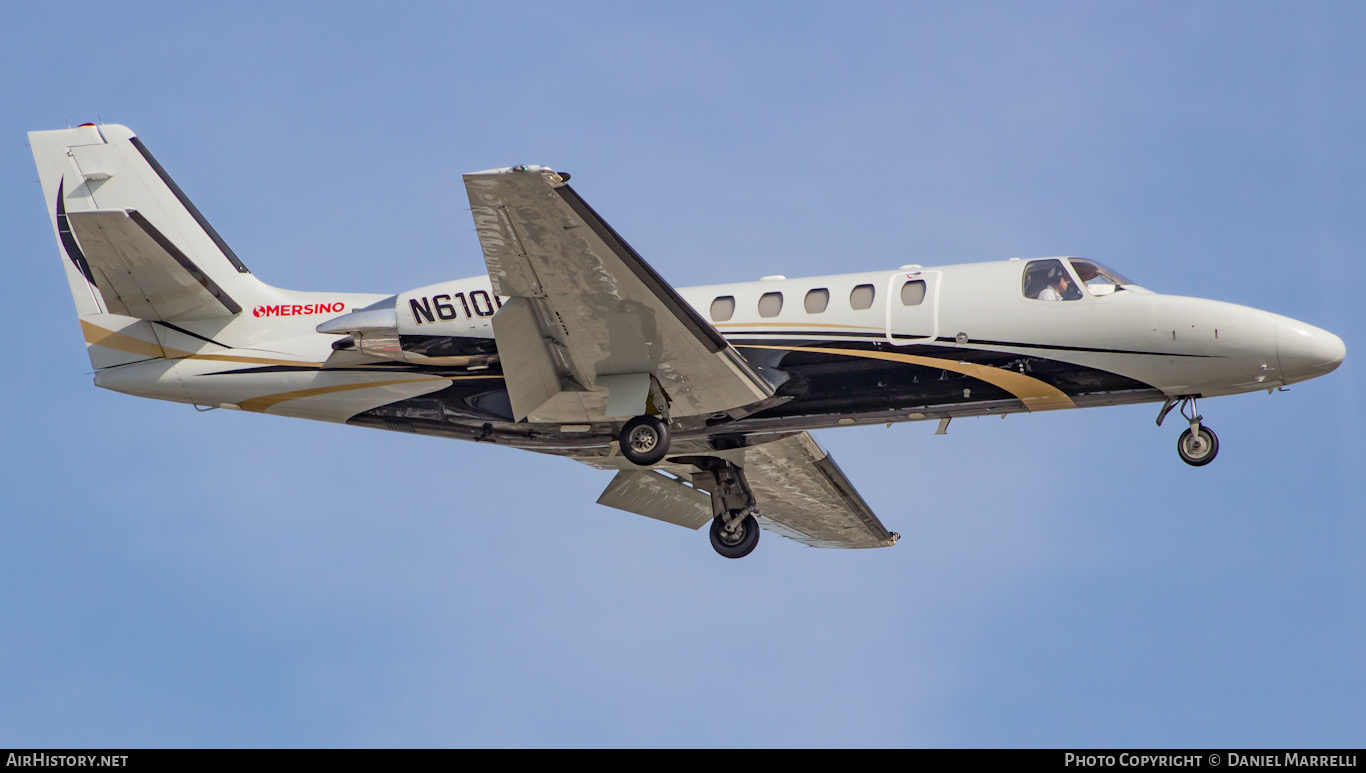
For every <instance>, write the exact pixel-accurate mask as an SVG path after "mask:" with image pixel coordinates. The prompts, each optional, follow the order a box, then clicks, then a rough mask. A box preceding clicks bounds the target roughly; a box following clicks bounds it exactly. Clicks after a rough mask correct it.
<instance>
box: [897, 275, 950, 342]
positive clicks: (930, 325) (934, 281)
mask: <svg viewBox="0 0 1366 773" xmlns="http://www.w3.org/2000/svg"><path fill="white" fill-rule="evenodd" d="M942 278H943V274H942V273H941V272H939V271H922V270H920V269H911V270H903V271H899V272H897V273H895V274H892V275H891V277H889V278H888V280H887V330H886V333H887V340H888V341H889V342H891V343H892V344H895V345H896V346H906V345H908V344H921V343H929V342H931V341H934V340H935V339H936V338H938V337H939V288H940V286H941V284H942V282H941V279H942Z"/></svg>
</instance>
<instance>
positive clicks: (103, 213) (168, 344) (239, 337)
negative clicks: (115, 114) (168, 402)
mask: <svg viewBox="0 0 1366 773" xmlns="http://www.w3.org/2000/svg"><path fill="white" fill-rule="evenodd" d="M28 137H29V145H30V147H31V148H32V149H33V158H34V161H35V162H36V163H37V166H38V175H39V179H40V180H41V182H42V186H43V197H44V200H45V201H46V202H47V207H48V214H49V215H50V217H51V219H52V227H53V229H54V231H55V232H56V236H57V244H58V250H59V252H60V255H61V258H62V264H63V268H64V269H65V271H66V277H67V282H68V283H69V285H70V287H71V295H72V298H73V299H74V300H75V302H76V313H77V314H78V315H79V316H80V320H81V332H82V334H83V335H84V337H85V341H86V347H87V350H88V353H89V355H90V362H91V364H92V365H94V367H95V368H96V369H104V368H110V367H114V366H118V365H124V364H128V363H132V362H137V361H140V360H147V359H158V358H169V359H174V358H177V357H182V356H187V355H190V354H194V353H197V352H202V351H205V350H209V349H216V348H217V349H221V348H224V347H230V348H231V347H242V346H253V345H255V344H259V343H260V342H262V341H264V340H267V339H269V338H278V337H280V336H281V335H285V336H288V335H291V334H292V333H293V331H292V330H288V329H281V326H280V325H278V324H276V325H274V329H270V328H271V326H270V325H267V324H261V323H267V322H276V323H278V322H279V320H278V318H277V319H268V320H260V319H256V318H259V317H262V316H263V315H264V314H265V312H262V310H263V309H265V310H270V309H277V310H278V309H280V308H285V309H294V308H299V309H304V308H308V309H312V310H316V309H320V308H322V307H323V305H324V304H326V305H327V306H328V309H327V311H329V312H330V311H332V309H331V306H332V305H337V306H341V307H342V308H337V309H336V311H338V312H341V311H344V310H349V309H346V308H345V307H346V306H348V305H351V304H346V303H344V302H338V301H337V300H336V299H335V296H327V295H324V294H322V293H300V292H290V291H286V290H280V289H278V288H274V287H271V286H269V285H266V284H265V283H263V282H261V281H260V280H258V279H257V278H256V277H254V276H252V274H251V272H250V271H248V270H247V267H246V265H244V264H243V262H242V261H241V260H240V259H239V258H238V257H237V255H236V254H234V253H233V251H232V249H231V248H230V247H228V245H227V243H226V242H224V241H223V238H222V237H221V236H219V235H218V232H217V231H215V230H214V229H213V226H211V225H209V223H208V221H207V220H205V219H204V216H203V215H202V214H200V212H199V210H198V209H197V208H196V207H195V205H194V204H192V203H191V202H190V200H189V198H187V197H186V196H185V193H184V192H183V191H182V190H181V189H180V187H179V186H178V185H176V184H175V181H173V180H172V179H171V177H170V175H168V174H167V173H166V170H165V169H163V168H162V166H161V164H159V163H157V160H156V159H155V158H154V157H153V156H152V154H151V153H150V152H148V150H147V148H146V147H145V146H144V145H143V144H142V142H141V141H140V140H139V139H138V138H137V137H136V136H134V134H133V132H132V131H130V130H129V129H128V128H127V127H124V126H117V125H104V126H96V125H94V124H84V125H81V126H78V127H76V128H74V129H59V130H55V131H38V132H30V133H29V135H28ZM269 316H270V317H278V315H273V314H272V315H269ZM300 322H304V320H300ZM317 322H318V319H316V318H314V319H312V320H311V325H316V324H317ZM311 325H309V327H308V330H309V332H311ZM229 328H231V330H230V331H229V330H228V329H229ZM225 333H230V335H221V334H225ZM225 338H230V339H231V340H232V343H227V344H225V343H223V340H224V339H225Z"/></svg>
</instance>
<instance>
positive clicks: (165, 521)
mask: <svg viewBox="0 0 1366 773" xmlns="http://www.w3.org/2000/svg"><path fill="white" fill-rule="evenodd" d="M1363 29H1366V9H1363V7H1362V6H1361V5H1360V4H1354V3H1346V2H1342V3H1307V2H1306V3H1294V4H1291V3H1077V4H1073V3H997V2H992V3H954V4H944V3H927V4H914V3H888V4H875V3H849V4H842V6H841V7H838V8H836V7H835V6H833V5H831V4H814V3H811V4H798V3H741V4H712V3H691V4H686V5H682V6H668V7H666V6H664V5H662V4H629V3H628V4H611V3H576V4H573V5H572V6H571V5H567V4H562V3H499V4H481V5H478V6H476V5H474V4H469V5H462V4H454V3H437V4H422V3H404V4H358V3H286V4H252V3H235V4H230V5H226V4H218V5H217V6H215V7H213V8H208V7H200V4H189V5H185V4H174V5H158V4H148V3H124V4H118V5H109V4H107V3H80V2H76V3H64V4H62V5H61V7H60V8H58V7H56V6H52V7H48V6H46V5H41V4H24V5H16V6H14V7H12V8H9V9H7V11H6V18H5V23H4V26H3V28H0V65H3V73H4V75H3V80H0V104H3V105H4V109H3V110H0V128H2V129H3V131H0V137H8V138H9V144H8V145H7V146H5V147H7V150H6V151H5V152H3V153H0V179H3V180H4V184H3V185H0V202H3V204H4V206H3V208H2V209H0V222H3V233H4V234H5V236H6V240H5V247H4V252H5V255H6V257H7V260H8V265H9V266H10V267H12V268H13V269H14V271H13V272H12V273H11V275H10V278H9V281H8V282H7V286H8V289H9V292H8V293H7V297H8V299H9V300H8V311H7V313H6V314H5V321H6V325H7V327H8V329H9V330H10V331H11V336H12V339H11V340H13V341H15V342H17V344H18V348H17V349H16V350H11V354H12V355H13V356H12V358H11V363H12V364H11V367H10V369H9V376H8V378H6V379H4V380H3V381H0V398H3V400H4V403H5V404H7V405H9V406H10V410H9V411H6V412H5V414H4V418H3V427H4V430H3V438H4V441H3V443H4V446H3V447H4V455H5V464H4V465H3V466H0V484H3V489H4V491H5V492H6V495H5V497H4V502H5V503H6V504H5V507H4V516H3V518H2V519H0V525H2V526H3V536H2V537H0V685H3V690H0V746H33V747H69V746H76V747H81V746H107V747H128V746H133V747H136V746H517V747H537V746H687V747H692V746H779V747H781V746H894V747H905V746H1007V747H1012V746H1066V747H1071V746H1233V747H1241V746H1289V747H1301V746H1303V747H1314V746H1361V745H1362V743H1363V741H1364V740H1366V733H1364V732H1363V730H1362V728H1363V726H1364V725H1363V717H1366V661H1363V659H1362V657H1361V653H1362V652H1363V651H1366V612H1364V611H1363V610H1364V609H1366V604H1363V591H1364V590H1366V567H1363V564H1362V561H1361V556H1362V555H1363V554H1366V520H1364V519H1363V509H1364V508H1363V507H1362V504H1361V503H1362V502H1363V501H1366V486H1363V484H1362V482H1361V480H1360V475H1361V472H1362V470H1363V466H1364V465H1363V462H1364V461H1366V458H1364V455H1363V449H1362V431H1363V426H1362V418H1363V417H1362V414H1363V410H1362V409H1363V398H1362V396H1361V394H1362V393H1361V390H1360V388H1359V387H1358V383H1359V382H1357V380H1356V378H1357V374H1358V373H1360V372H1361V366H1360V364H1359V363H1360V359H1361V356H1360V352H1359V351H1358V348H1357V347H1358V346H1359V341H1360V340H1361V332H1362V329H1363V320H1366V314H1364V313H1363V311H1362V304H1361V300H1360V297H1359V288H1361V287H1362V286H1366V281H1363V280H1366V276H1364V275H1363V274H1364V273H1366V272H1363V268H1362V265H1361V260H1360V256H1361V254H1362V253H1363V251H1364V250H1366V219H1363V217H1362V212H1363V211H1364V210H1363V206H1362V205H1363V197H1362V192H1361V181H1362V180H1363V179H1366V154H1364V153H1363V150H1362V148H1363V145H1362V138H1363V137H1366V108H1363V103H1362V100H1361V98H1360V97H1361V84H1362V83H1363V82H1366V53H1363V50H1362V48H1361V46H1360V45H1359V40H1360V33H1361V31H1362V30H1363ZM88 120H103V121H106V122H110V123H123V124H126V125H128V126H130V127H132V128H133V129H134V130H135V131H136V132H138V134H139V135H140V136H141V137H142V139H143V141H144V142H145V143H146V144H147V145H148V147H149V148H151V150H152V151H153V152H154V153H155V154H156V155H157V157H158V160H160V161H161V163H162V164H163V165H164V166H165V167H166V168H167V169H168V171H169V172H170V173H171V174H172V175H174V176H175V178H176V180H177V182H178V183H179V184H180V185H181V187H182V188H184V189H185V191H186V192H187V193H188V194H189V195H190V197H191V198H193V199H194V201H195V203H196V204H197V205H198V206H199V208H200V209H201V210H202V211H203V212H204V213H205V214H206V215H207V217H208V218H209V220H210V221H211V222H213V224H214V226H215V227H216V229H217V230H218V231H219V232H220V233H221V234H222V235H223V236H224V238H225V239H226V240H227V241H228V242H229V243H230V244H231V245H232V247H233V249H234V251H235V252H236V253H237V254H238V255H239V256H240V257H241V258H242V259H243V260H244V262H246V264H247V265H248V266H249V267H250V268H251V269H252V270H253V271H254V272H255V273H256V275H257V276H259V277H260V278H262V279H263V280H265V281H267V282H269V283H271V284H274V285H277V286H281V287H288V288H292V289H310V290H332V291H367V292H369V291H374V292H399V291H402V290H405V289H409V288H412V287H417V286H420V285H425V284H429V283H432V282H437V281H441V280H443V279H450V278H455V277H462V276H470V275H474V274H478V273H482V271H483V264H482V261H481V260H480V257H479V252H478V245H477V242H476V239H475V237H474V234H473V233H472V230H471V229H472V225H471V223H470V221H469V216H468V213H467V212H466V211H465V207H466V206H467V202H466V201H465V197H464V192H463V187H462V186H461V184H460V173H462V172H465V171H471V170H476V169H486V168H489V167H495V166H508V165H512V164H517V163H542V164H548V165H551V166H554V167H555V168H557V169H563V170H568V171H570V172H573V173H574V178H575V183H574V184H575V188H576V190H578V191H579V192H580V193H581V194H582V195H583V196H584V197H585V198H587V199H588V200H589V201H590V202H591V203H592V204H593V206H594V207H595V209H597V210H598V211H599V212H600V213H602V214H603V216H604V217H606V218H607V219H608V220H609V222H611V223H612V224H613V225H614V226H615V227H616V228H617V230H619V231H620V232H621V233H622V234H623V235H624V236H625V237H626V238H627V239H628V240H630V241H631V243H632V244H633V246H635V247H636V249H637V250H638V251H639V252H640V253H641V254H642V255H644V256H645V257H646V258H647V259H648V260H649V261H650V262H651V263H652V265H653V266H654V267H655V268H656V269H657V270H659V271H660V272H661V273H662V274H663V275H664V276H665V277H666V278H668V279H669V280H670V281H672V282H674V283H675V284H677V285H680V286H682V285H689V284H706V283H713V282H721V281H730V280H736V281H738V280H748V279H753V278H757V277H759V276H763V275H767V274H775V273H781V274H787V275H789V276H800V275H803V274H824V273H831V272H836V271H845V270H849V271H853V270H872V269H879V268H888V267H894V266H897V265H900V264H903V263H908V262H916V263H923V264H927V265H929V264H935V263H955V262H968V261H975V260H993V259H1000V258H1005V257H1012V256H1023V257H1030V256H1040V255H1060V254H1061V255H1082V256H1086V257H1090V258H1093V259H1097V260H1100V261H1103V262H1105V263H1107V264H1109V265H1111V266H1113V267H1115V268H1117V269H1118V270H1120V271H1121V272H1123V273H1125V274H1127V275H1129V276H1130V277H1132V278H1134V279H1135V280H1136V281H1138V282H1140V283H1141V284H1143V285H1145V286H1147V287H1149V288H1151V289H1153V290H1156V291H1159V292H1169V293H1175V294H1183V295H1195V296H1201V297H1207V298H1215V299H1218V300H1225V301H1232V302H1235V303H1241V304H1245V305H1249V306H1255V307H1258V308H1263V309H1267V310H1270V311H1274V312H1278V313H1281V314H1285V315H1287V316H1290V317H1294V318H1296V319H1301V320H1304V321H1306V322H1310V323H1312V324H1315V325H1318V326H1320V327H1323V328H1326V329H1328V330H1331V331H1333V332H1336V333H1337V334H1338V335H1340V336H1341V337H1342V338H1343V339H1344V340H1345V341H1346V342H1347V346H1348V349H1349V356H1348V358H1347V361H1346V362H1345V363H1344V365H1343V366H1342V367H1341V368H1340V369H1339V370H1338V371H1337V372H1335V373H1333V374H1332V375H1330V376H1328V377H1326V378H1323V379H1321V380H1318V381H1314V382H1309V383H1306V384H1302V385H1298V386H1295V387H1294V388H1292V389H1291V390H1290V391H1289V392H1286V393H1278V394H1275V395H1272V396H1268V395H1266V394H1253V395H1245V396H1238V397H1229V398H1220V399H1215V400H1208V401H1204V402H1202V404H1201V408H1202V411H1203V413H1204V415H1205V417H1206V420H1207V422H1208V424H1209V425H1210V426H1212V427H1213V428H1215V429H1216V430H1217V431H1218V432H1219V436H1220V439H1221V443H1222V447H1221V453H1220V456H1219V459H1218V460H1217V461H1216V462H1215V463H1214V464H1212V465H1210V466H1209V467H1206V468H1203V469H1193V468H1188V467H1187V466H1186V465H1184V464H1182V463H1181V462H1180V461H1179V460H1178V459H1177V457H1176V453H1175V448H1174V446H1175V443H1176V436H1177V434H1178V430H1177V428H1175V427H1173V426H1172V425H1171V424H1168V425H1167V426H1166V427H1164V428H1162V429H1157V428H1155V427H1154V426H1153V419H1154V418H1155V416H1156V411H1157V407H1156V406H1146V405H1145V406H1133V407H1125V408H1111V409H1095V410H1085V411H1074V412H1067V413H1060V414H1047V415H1038V416H1012V417H1010V418H1009V419H1007V420H1004V421H1002V420H1000V419H976V420H962V421H957V422H954V424H953V426H952V427H951V429H950V432H949V434H948V435H947V436H943V437H935V436H934V435H933V434H932V433H933V431H934V426H933V425H932V424H928V423H919V424H901V425H897V426H895V427H892V428H890V429H885V428H881V427H877V428H869V429H846V430H834V431H825V432H821V433H818V439H819V440H820V441H821V442H822V443H823V444H824V445H825V446H826V447H827V449H828V450H830V451H831V453H832V454H833V455H834V456H835V458H836V459H837V460H838V461H839V463H840V465H841V466H842V467H843V469H844V470H845V471H846V472H847V473H848V474H849V476H850V477H851V478H852V479H853V480H854V482H855V483H856V484H857V485H858V486H859V488H860V490H861V491H862V493H863V494H864V496H865V498H866V499H867V500H868V501H869V503H870V504H871V505H872V506H873V507H874V509H875V510H876V511H877V512H878V513H879V515H880V516H881V518H882V520H883V521H884V522H885V523H886V524H887V525H888V526H889V527H890V528H892V529H894V530H896V531H899V532H900V533H901V534H902V535H903V539H902V541H901V543H900V544H899V545H897V546H896V547H894V548H891V549H887V550H876V551H820V550H812V549H809V548H805V547H802V546H800V545H797V544H796V543H791V542H788V541H785V540H782V539H779V538H776V537H774V536H772V535H768V536H766V537H765V538H764V539H763V540H762V542H761V544H760V547H759V549H758V550H757V551H756V553H755V554H754V555H752V556H751V557H749V558H747V559H745V560H743V561H726V560H723V559H721V558H719V557H717V556H716V555H715V554H714V553H713V552H712V551H711V548H710V547H709V545H708V544H707V539H706V536H705V534H704V533H701V532H698V533H689V532H686V531H684V530H681V529H678V528H677V527H672V526H668V525H665V524H661V523H656V522H654V521H651V520H649V519H645V518H638V517H634V516H630V515H627V514H625V513H621V512H617V511H614V510H608V509H606V508H602V507H599V506H597V505H595V504H594V500H595V499H596V497H597V495H598V493H599V492H600V491H601V489H602V488H603V487H604V486H606V484H607V481H608V479H609V477H610V476H609V475H608V474H606V473H602V472H598V471H595V470H591V469H588V468H586V467H581V466H579V465H576V464H574V463H572V462H569V461H565V460H560V459H553V458H543V457H541V456H539V455H536V454H528V453H520V452H516V451H512V450H509V449H504V448H488V447H475V446H473V445H470V444H463V443H458V442H453V441H442V440H435V439H430V438H419V437H413V436H409V435H401V434H393V433H385V432H380V431H373V430H364V429H357V428H350V427H344V426H333V425H327V424H318V423H310V422H303V421H293V420H285V419H281V418H277V417H269V416H262V415H243V414H241V413H229V412H224V411H215V412H209V413H204V414H197V413H195V412H193V411H192V410H191V409H190V408H189V407H186V406H180V405H175V404H171V403H159V402H154V401H148V400H138V399H135V398H131V397H127V396H124V395H119V394H115V393H111V392H106V391H103V390H99V389H97V388H95V387H94V386H93V385H92V384H91V378H90V375H89V371H90V366H89V362H88V360H87V359H86V356H85V353H84V351H83V347H82V345H81V341H80V335H79V332H78V327H77V324H76V320H75V317H74V313H73V309H72V305H71V300H70V296H69V293H68V292H67V289H66V287H65V283H64V281H63V276H62V272H61V270H60V268H59V263H58V257H57V250H56V245H55V241H54V238H53V234H52V231H51V228H50V226H49V224H48V220H47V219H46V216H45V214H44V207H43V201H42V197H41V195H40V193H39V189H38V186H37V185H36V184H35V183H31V182H30V181H31V180H34V179H35V178H36V174H35V172H34V170H33V164H32V159H31V157H30V155H29V152H28V149H27V147H26V145H25V141H24V140H25V138H24V133H25V132H26V131H29V130H32V129H45V128H59V127H62V126H65V125H67V124H68V123H70V124H73V125H74V124H76V123H80V122H83V121H88ZM1058 478H1062V479H1063V480H1065V481H1066V482H1067V484H1068V485H1067V486H1066V487H1065V490H1064V491H1063V492H1061V493H1059V494H1057V495H1056V496H1051V497H1047V498H1044V497H1041V496H1040V495H1039V494H1038V488H1039V486H1038V482H1039V481H1040V480H1055V479H1058Z"/></svg>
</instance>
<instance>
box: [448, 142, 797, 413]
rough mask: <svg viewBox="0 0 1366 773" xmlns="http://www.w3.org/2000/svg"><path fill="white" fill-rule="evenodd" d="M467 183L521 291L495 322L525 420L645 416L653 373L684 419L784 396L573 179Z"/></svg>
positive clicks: (511, 282) (496, 268)
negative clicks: (591, 203)
mask: <svg viewBox="0 0 1366 773" xmlns="http://www.w3.org/2000/svg"><path fill="white" fill-rule="evenodd" d="M464 179H465V188H466V191H467V192H468V194H469V199H470V207H471V211H472V213H473V216H474V223H475V229H476V231H477V232H478V234H479V242H480V246H481V247H482V249H483V253H484V261H485V263H486V264H487V265H488V270H489V277H490V279H491V280H492V283H493V289H494V291H495V292H497V293H498V294H499V295H501V296H505V297H508V298H510V300H509V301H508V302H507V303H505V304H504V305H503V308H502V309H500V310H499V312H498V314H497V315H496V316H495V317H494V319H493V329H494V338H495V340H496V341H497V344H498V350H499V355H500V358H501V360H502V362H503V367H504V371H505V373H508V375H509V378H508V379H507V383H508V390H509V396H510V397H511V402H512V407H513V413H514V414H515V416H516V418H517V419H518V420H521V419H523V418H527V419H530V420H532V421H548V422H555V421H560V422H581V421H595V420H602V419H613V418H629V417H630V416H632V415H637V414H643V413H645V412H646V403H647V402H648V401H649V400H650V399H651V397H650V396H651V393H652V392H651V390H652V386H651V379H652V380H653V382H654V383H657V384H658V385H659V388H660V389H662V391H663V395H664V397H665V399H666V400H667V401H668V410H669V412H670V414H671V415H672V416H674V417H684V416H700V415H709V414H725V413H730V414H732V415H742V414H743V412H744V411H743V409H744V408H745V406H750V405H753V404H755V403H758V402H760V401H762V400H765V399H766V398H769V397H771V396H772V395H773V388H772V387H771V386H770V385H769V384H768V382H766V381H765V380H764V379H763V377H762V376H760V375H759V374H758V373H757V372H755V371H754V369H753V368H751V367H750V366H749V364H748V363H747V362H746V361H745V359H744V358H743V357H742V356H741V355H740V353H739V352H737V351H736V350H735V348H734V347H732V346H731V345H730V344H729V343H728V342H727V341H726V339H725V338H724V337H722V335H721V334H720V332H719V331H717V330H716V328H715V327H713V326H712V325H711V323H709V322H707V321H706V320H705V319H703V318H702V317H701V315H699V314H698V313H697V312H696V310H694V309H693V308H692V306H690V305H689V304H688V303H687V301H685V300H683V298H682V297H681V296H680V295H679V294H678V293H677V291H675V290H674V289H673V288H672V287H671V286H670V285H669V284H668V283H667V282H665V281H664V279H663V278H661V277H660V276H659V274H658V273H656V272H655V271H654V269H652V268H651V267H650V266H649V264H647V263H646V262H645V261H644V259H642V258H641V257H640V255H639V254H637V253H636V252H635V250H633V249H632V248H631V247H630V245H628V244H627V243H626V241H625V240H624V239H622V238H621V237H620V236H619V235H618V234H617V233H616V231H614V230H613V229H612V227H611V226H609V225H607V223H606V222H604V221H603V220H602V218H601V217H599V216H598V215H597V213H596V212H594V211H593V209H592V208H591V207H589V206H588V204H587V203H586V202H585V201H584V200H583V199H582V198H580V197H579V195H578V194H577V193H575V192H574V190H573V189H572V188H570V187H569V186H568V185H567V184H566V183H565V176H563V175H559V174H556V173H555V172H553V171H551V170H549V169H544V168H542V167H513V168H511V169H497V170H491V171H487V172H476V173H473V174H467V175H465V177H464ZM656 407H659V406H656Z"/></svg>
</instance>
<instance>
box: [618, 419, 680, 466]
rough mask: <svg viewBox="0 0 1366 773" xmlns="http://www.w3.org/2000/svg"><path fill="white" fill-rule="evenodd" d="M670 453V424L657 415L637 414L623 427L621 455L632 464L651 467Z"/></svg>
mask: <svg viewBox="0 0 1366 773" xmlns="http://www.w3.org/2000/svg"><path fill="white" fill-rule="evenodd" d="M668 453H669V425H668V424H665V423H664V422H663V421H662V420H660V419H659V418H658V417H656V416H637V417H635V418H634V419H631V420H630V421H628V422H626V426H625V427H622V428H621V455H622V456H624V457H626V459H627V460H628V461H630V462H631V464H637V465H640V466H641V467H650V466H652V465H655V464H658V463H659V462H661V461H663V460H664V456H665V455H666V454H668Z"/></svg>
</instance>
